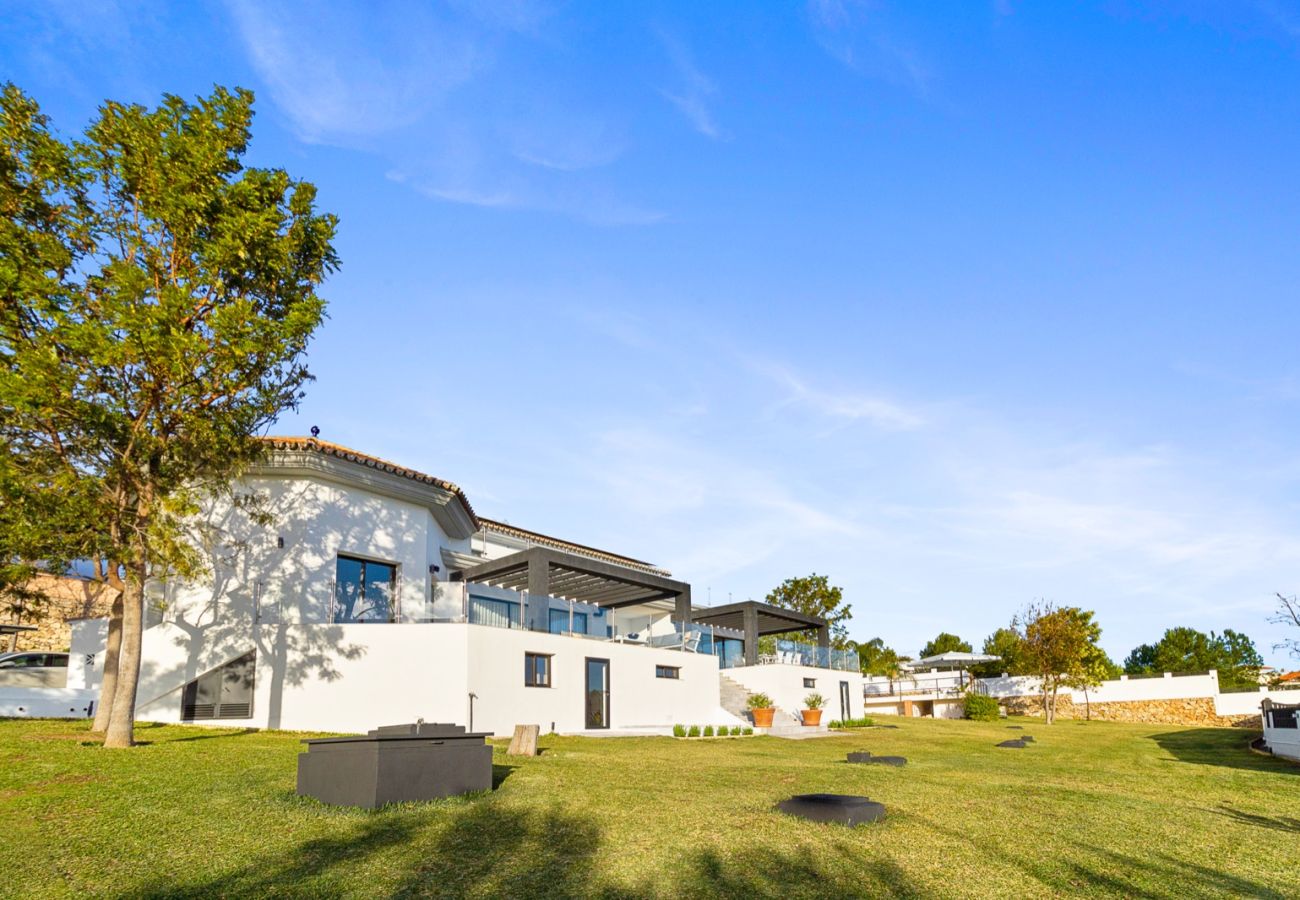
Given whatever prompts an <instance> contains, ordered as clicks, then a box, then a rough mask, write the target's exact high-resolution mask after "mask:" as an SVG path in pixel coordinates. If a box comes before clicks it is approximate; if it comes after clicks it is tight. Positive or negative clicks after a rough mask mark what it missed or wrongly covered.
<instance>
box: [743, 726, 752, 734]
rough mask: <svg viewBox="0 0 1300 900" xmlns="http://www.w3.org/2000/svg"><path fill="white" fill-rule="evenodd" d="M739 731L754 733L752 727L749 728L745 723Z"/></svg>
mask: <svg viewBox="0 0 1300 900" xmlns="http://www.w3.org/2000/svg"><path fill="white" fill-rule="evenodd" d="M740 733H741V734H753V733H754V729H752V728H750V727H749V726H748V725H746V726H745V727H744V728H743V729H741V732H740Z"/></svg>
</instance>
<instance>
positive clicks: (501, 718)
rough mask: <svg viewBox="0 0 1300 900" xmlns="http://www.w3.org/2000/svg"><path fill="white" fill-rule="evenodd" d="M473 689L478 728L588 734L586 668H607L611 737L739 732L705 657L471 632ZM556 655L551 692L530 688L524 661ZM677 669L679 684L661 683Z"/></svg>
mask: <svg viewBox="0 0 1300 900" xmlns="http://www.w3.org/2000/svg"><path fill="white" fill-rule="evenodd" d="M469 627H470V634H469V684H470V690H472V691H474V693H475V694H477V695H478V697H477V699H476V700H475V703H474V709H475V712H474V727H475V728H479V729H487V730H491V731H494V732H496V733H497V734H510V733H511V732H512V731H513V730H514V726H515V725H528V724H536V725H540V726H541V727H542V731H543V732H547V731H549V730H550V729H551V727H552V725H554V728H555V730H557V731H560V732H574V731H582V730H584V729H585V727H586V722H585V713H586V705H585V702H586V698H585V690H586V660H587V658H588V657H592V658H596V659H607V660H609V685H610V724H611V727H612V729H614V730H618V729H632V730H643V729H654V730H664V729H667V728H671V727H672V726H673V725H675V724H681V725H692V724H694V725H723V724H725V725H740V724H743V723H742V722H741V721H740V720H739V719H737V718H735V717H734V716H732V715H730V714H729V713H727V712H726V711H725V710H723V709H722V708H721V707H720V706H719V705H718V685H719V682H718V660H717V657H714V656H710V655H708V654H703V653H683V652H680V651H676V650H664V649H656V648H652V647H642V646H637V645H634V644H619V643H614V642H612V641H598V640H585V639H583V638H579V637H569V636H567V635H554V634H546V633H543V632H533V631H523V630H516V629H509V630H507V629H501V628H488V627H484V626H469ZM525 653H544V654H551V687H549V688H543V687H525V686H524V654H525ZM656 665H664V666H675V667H677V668H678V669H679V670H680V676H681V677H680V678H679V679H669V678H656V677H655V666H656Z"/></svg>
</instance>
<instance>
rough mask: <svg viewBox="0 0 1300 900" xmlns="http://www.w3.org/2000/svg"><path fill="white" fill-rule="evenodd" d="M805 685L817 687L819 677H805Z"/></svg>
mask: <svg viewBox="0 0 1300 900" xmlns="http://www.w3.org/2000/svg"><path fill="white" fill-rule="evenodd" d="M803 686H804V687H806V688H815V687H817V679H816V678H805V679H804V680H803Z"/></svg>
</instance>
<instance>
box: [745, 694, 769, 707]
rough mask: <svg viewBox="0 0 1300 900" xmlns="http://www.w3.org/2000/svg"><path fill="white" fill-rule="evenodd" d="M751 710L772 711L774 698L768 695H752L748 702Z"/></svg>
mask: <svg viewBox="0 0 1300 900" xmlns="http://www.w3.org/2000/svg"><path fill="white" fill-rule="evenodd" d="M746 702H747V703H748V704H749V708H750V709H771V708H772V698H771V697H769V696H768V695H767V694H750V696H749V700H747V701H746Z"/></svg>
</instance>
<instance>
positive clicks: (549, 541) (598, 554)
mask: <svg viewBox="0 0 1300 900" xmlns="http://www.w3.org/2000/svg"><path fill="white" fill-rule="evenodd" d="M479 521H480V522H481V523H482V524H483V529H484V530H485V531H495V532H497V533H498V534H504V535H508V536H510V537H517V538H519V539H521V540H525V541H531V542H533V543H534V544H540V545H542V546H545V547H551V548H553V549H556V550H564V551H566V552H568V553H576V554H577V555H579V556H590V557H592V558H593V559H600V560H604V561H606V562H612V563H617V564H618V565H620V566H627V567H628V568H631V569H640V570H642V571H643V572H649V573H651V574H652V575H662V576H664V577H665V578H667V577H669V576H670V575H671V574H672V573H671V572H669V571H668V570H667V569H661V568H659V567H658V566H656V565H654V564H653V563H648V562H646V561H645V560H643V559H633V558H632V557H630V556H622V555H621V554H618V553H610V552H609V551H607V550H598V549H596V548H595V547H588V546H586V545H584V544H575V543H573V542H571V541H565V540H561V539H560V538H556V537H551V536H550V535H547V534H540V533H538V532H536V531H528V530H527V529H525V528H518V527H516V526H514V525H510V524H508V523H506V522H497V521H494V520H492V519H480V520H479Z"/></svg>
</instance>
